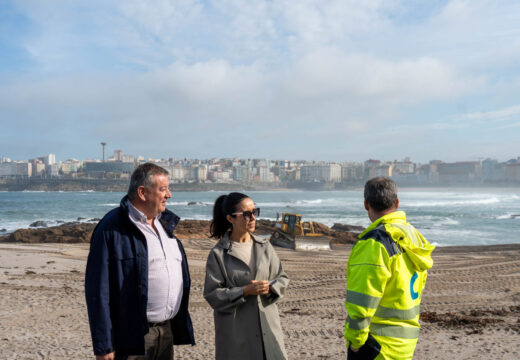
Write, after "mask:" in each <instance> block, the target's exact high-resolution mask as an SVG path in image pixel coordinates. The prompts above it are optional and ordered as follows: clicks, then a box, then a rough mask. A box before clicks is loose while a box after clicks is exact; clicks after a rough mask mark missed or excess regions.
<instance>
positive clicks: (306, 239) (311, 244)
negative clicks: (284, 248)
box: [295, 236, 332, 250]
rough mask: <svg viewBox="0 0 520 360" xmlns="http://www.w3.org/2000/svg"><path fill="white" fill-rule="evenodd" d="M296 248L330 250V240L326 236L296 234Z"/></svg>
mask: <svg viewBox="0 0 520 360" xmlns="http://www.w3.org/2000/svg"><path fill="white" fill-rule="evenodd" d="M295 249H296V250H332V246H331V240H330V238H328V237H326V236H312V237H311V236H297V237H296V239H295Z"/></svg>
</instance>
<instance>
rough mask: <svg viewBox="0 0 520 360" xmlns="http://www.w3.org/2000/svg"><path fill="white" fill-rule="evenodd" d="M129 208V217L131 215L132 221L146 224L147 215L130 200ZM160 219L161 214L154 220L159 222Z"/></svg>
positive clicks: (128, 202) (128, 201)
mask: <svg viewBox="0 0 520 360" xmlns="http://www.w3.org/2000/svg"><path fill="white" fill-rule="evenodd" d="M127 206H128V215H130V218H131V219H133V220H134V221H136V222H140V223H146V215H145V214H144V213H143V212H141V211H140V210H139V209H137V208H136V207H135V206H134V204H132V202H131V201H130V200H127ZM160 218H161V214H159V215H157V216H156V217H155V219H154V220H159V219H160Z"/></svg>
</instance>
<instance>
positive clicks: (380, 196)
mask: <svg viewBox="0 0 520 360" xmlns="http://www.w3.org/2000/svg"><path fill="white" fill-rule="evenodd" d="M365 201H366V202H367V203H368V204H369V205H370V207H372V208H373V209H374V210H375V211H384V210H388V209H391V208H392V207H394V206H395V204H396V203H397V185H396V184H395V182H394V181H393V180H391V179H389V178H387V177H382V176H381V177H375V178H373V179H370V180H368V181H367V182H366V184H365Z"/></svg>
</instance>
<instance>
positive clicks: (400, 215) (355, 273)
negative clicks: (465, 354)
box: [345, 177, 435, 360]
mask: <svg viewBox="0 0 520 360" xmlns="http://www.w3.org/2000/svg"><path fill="white" fill-rule="evenodd" d="M364 195H365V209H366V210H367V211H368V217H369V218H370V220H371V221H372V224H371V225H370V226H369V227H368V228H367V229H366V230H365V231H364V232H362V233H361V234H360V235H359V237H358V239H359V240H358V241H357V242H356V244H355V245H354V247H353V248H352V251H351V253H350V257H349V259H348V262H347V298H346V301H345V306H346V308H347V313H348V316H347V319H346V321H345V339H346V340H347V347H348V359H349V360H355V359H399V360H403V359H411V358H412V357H413V353H414V350H415V346H416V344H417V339H418V337H419V328H420V325H419V304H420V303H421V295H422V292H423V289H424V285H425V283H426V275H427V270H428V269H430V268H431V267H432V265H433V260H432V258H431V253H432V251H433V249H434V248H435V247H434V246H433V245H431V244H430V243H429V242H428V241H427V240H426V239H425V238H424V237H423V236H422V235H421V234H420V233H419V232H418V231H417V230H416V229H415V228H414V227H413V226H412V225H410V224H409V223H408V222H407V221H406V215H405V213H404V212H403V211H397V209H398V207H399V199H398V198H397V186H396V185H395V183H394V182H393V181H392V180H390V179H388V178H384V177H377V178H373V179H370V180H369V181H367V183H366V184H365V193H364Z"/></svg>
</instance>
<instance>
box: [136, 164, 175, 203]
mask: <svg viewBox="0 0 520 360" xmlns="http://www.w3.org/2000/svg"><path fill="white" fill-rule="evenodd" d="M155 175H168V171H167V170H166V169H164V168H162V167H160V166H158V165H155V164H152V163H144V164H141V165H139V166H138V167H136V168H135V170H134V172H133V173H132V177H131V178H130V186H129V187H128V198H129V199H130V200H132V199H134V198H135V197H136V196H137V189H138V188H139V187H140V186H144V187H145V188H147V187H150V186H152V185H153V184H154V179H153V177H154V176H155Z"/></svg>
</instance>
